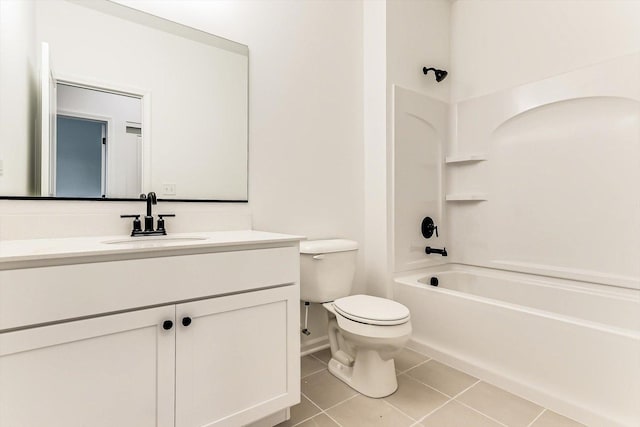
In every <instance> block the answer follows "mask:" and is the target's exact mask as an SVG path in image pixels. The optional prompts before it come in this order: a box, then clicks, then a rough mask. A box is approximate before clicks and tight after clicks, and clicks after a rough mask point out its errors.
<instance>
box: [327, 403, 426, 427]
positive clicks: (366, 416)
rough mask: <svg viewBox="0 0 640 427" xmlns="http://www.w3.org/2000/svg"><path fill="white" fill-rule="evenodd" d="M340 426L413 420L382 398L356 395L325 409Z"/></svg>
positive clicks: (396, 425)
mask: <svg viewBox="0 0 640 427" xmlns="http://www.w3.org/2000/svg"><path fill="white" fill-rule="evenodd" d="M327 414H329V416H331V418H333V419H335V420H336V421H337V422H338V423H339V424H340V425H341V426H342V427H372V426H380V427H383V426H388V427H403V426H407V427H408V426H410V425H412V424H413V423H414V421H413V420H412V419H411V418H409V417H407V416H406V415H404V414H403V413H401V412H400V411H398V410H397V409H396V408H394V407H392V406H391V405H389V404H388V403H387V402H385V401H384V400H383V399H372V398H370V397H366V396H362V395H358V396H356V397H354V398H353V399H349V400H347V401H346V402H343V403H341V404H340V405H337V406H335V407H333V408H331V409H329V410H328V411H327Z"/></svg>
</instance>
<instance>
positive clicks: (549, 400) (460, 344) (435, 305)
mask: <svg viewBox="0 0 640 427" xmlns="http://www.w3.org/2000/svg"><path fill="white" fill-rule="evenodd" d="M431 277H437V278H438V281H439V286H438V287H434V286H431V285H430V284H429V282H430V278H431ZM394 299H396V300H397V301H399V302H401V303H402V304H404V305H406V306H407V307H409V309H410V310H411V319H412V320H411V322H412V325H413V346H414V347H415V348H416V349H418V350H422V351H425V352H426V353H427V354H429V353H430V354H432V355H434V356H436V357H437V358H439V359H441V360H442V361H443V362H445V363H448V364H450V365H452V366H454V367H457V368H459V369H463V370H465V371H467V372H469V373H471V374H472V375H475V376H476V377H478V378H480V379H483V380H485V381H487V382H491V383H493V384H496V385H498V386H500V387H503V388H505V389H507V390H509V391H512V392H513V393H515V394H518V395H521V396H523V397H525V398H528V399H530V400H533V401H535V402H537V403H539V404H540V405H542V406H545V407H548V408H551V409H553V410H556V411H558V412H560V413H563V414H565V415H567V416H569V417H572V418H574V419H576V420H578V421H581V422H583V423H585V424H587V425H589V426H603V427H605V426H606V427H609V426H616V425H619V426H633V427H638V426H640V291H638V290H632V289H622V288H613V287H608V286H602V285H596V284H588V283H582V282H573V281H568V280H561V279H552V278H542V277H540V276H533V275H528V274H520V273H512V272H502V271H498V270H492V269H483V268H477V267H464V266H456V265H450V266H447V267H440V268H436V269H425V270H421V271H419V272H418V271H416V272H412V273H411V274H404V275H402V276H400V277H397V278H396V279H395V286H394Z"/></svg>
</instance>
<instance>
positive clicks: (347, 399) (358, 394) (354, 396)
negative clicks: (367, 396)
mask: <svg viewBox="0 0 640 427" xmlns="http://www.w3.org/2000/svg"><path fill="white" fill-rule="evenodd" d="M358 396H362V395H361V394H360V393H358V392H356V394H354V395H353V396H351V397H348V398H346V399H345V400H343V401H341V402H338V403H336V404H335V405H331V406H329V407H328V408H327V409H323V412H326V411H328V410H330V409H333V408H335V407H336V406H338V405H342V404H343V403H344V402H347V401H349V400H351V399H353V398H356V397H358ZM316 406H317V405H316Z"/></svg>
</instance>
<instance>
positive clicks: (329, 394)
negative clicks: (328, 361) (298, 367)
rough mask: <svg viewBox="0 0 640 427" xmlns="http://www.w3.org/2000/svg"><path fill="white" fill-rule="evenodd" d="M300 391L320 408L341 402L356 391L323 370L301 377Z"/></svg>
mask: <svg viewBox="0 0 640 427" xmlns="http://www.w3.org/2000/svg"><path fill="white" fill-rule="evenodd" d="M301 389H302V393H304V395H305V396H307V397H308V398H309V399H310V400H311V401H312V402H313V403H315V404H316V405H318V406H319V407H320V408H322V409H327V408H329V407H331V406H333V405H335V404H337V403H340V402H342V401H343V400H345V399H348V398H350V397H352V396H355V395H356V394H357V392H356V391H355V390H354V389H352V388H351V387H349V386H348V385H346V384H345V383H343V382H342V381H340V380H339V379H337V378H336V377H334V376H333V375H331V374H330V373H329V371H327V370H324V371H321V372H318V373H317V374H313V375H309V376H308V377H305V378H303V379H302V384H301Z"/></svg>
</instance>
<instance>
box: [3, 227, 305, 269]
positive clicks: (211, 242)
mask: <svg viewBox="0 0 640 427" xmlns="http://www.w3.org/2000/svg"><path fill="white" fill-rule="evenodd" d="M302 239H304V238H303V237H300V236H293V235H288V234H279V233H270V232H265V231H256V230H233V231H216V232H197V233H171V234H169V235H167V236H154V237H128V236H123V235H117V236H92V237H71V238H56V239H27V240H0V270H6V269H12V268H31V267H41V266H52V265H64V264H73V263H87V262H101V261H112V260H120V259H134V258H148V257H161V256H174V255H181V254H193V253H202V252H221V251H226V250H234V247H243V248H244V249H246V248H247V247H256V248H260V247H266V246H273V245H282V244H287V243H288V244H294V243H297V242H298V241H300V240H302Z"/></svg>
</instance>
